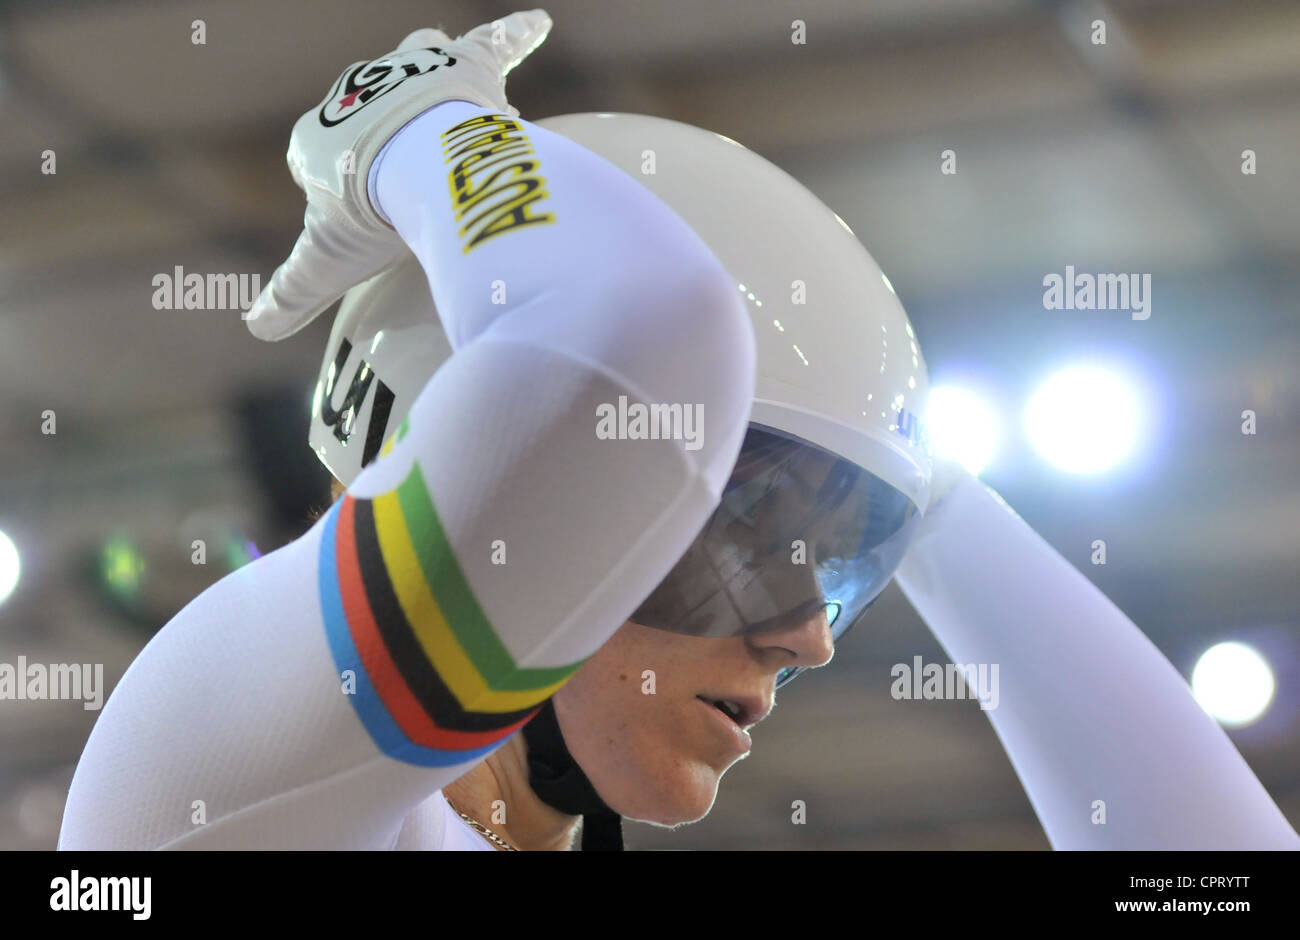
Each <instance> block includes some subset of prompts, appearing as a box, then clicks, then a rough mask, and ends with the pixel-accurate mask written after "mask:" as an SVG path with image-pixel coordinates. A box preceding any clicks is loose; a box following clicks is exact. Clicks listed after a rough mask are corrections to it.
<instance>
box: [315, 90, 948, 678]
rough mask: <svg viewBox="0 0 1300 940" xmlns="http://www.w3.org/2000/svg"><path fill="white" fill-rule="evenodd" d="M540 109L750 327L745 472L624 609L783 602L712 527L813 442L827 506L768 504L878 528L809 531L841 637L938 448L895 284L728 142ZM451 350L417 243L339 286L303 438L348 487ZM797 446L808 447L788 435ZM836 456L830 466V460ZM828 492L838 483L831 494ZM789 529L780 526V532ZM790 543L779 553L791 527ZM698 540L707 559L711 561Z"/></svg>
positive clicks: (718, 627)
mask: <svg viewBox="0 0 1300 940" xmlns="http://www.w3.org/2000/svg"><path fill="white" fill-rule="evenodd" d="M537 123H538V124H539V125H541V126H542V127H545V128H547V129H549V130H551V131H553V132H555V133H558V134H561V135H563V136H565V137H568V138H569V139H571V140H573V141H575V142H577V143H579V144H581V145H582V146H584V147H586V148H587V149H589V150H591V151H594V152H595V153H596V154H598V155H600V156H602V157H604V158H605V159H606V160H608V161H610V162H611V163H613V164H614V165H615V166H618V167H619V168H621V169H622V170H624V171H625V172H626V173H628V174H629V175H630V176H632V177H633V178H634V179H636V180H638V181H639V182H640V183H642V184H643V185H645V186H646V187H648V188H649V189H650V190H651V191H653V192H654V193H655V195H657V196H658V197H659V198H660V199H662V200H663V201H664V202H665V203H667V205H668V206H669V207H671V208H672V209H673V210H674V211H676V212H677V213H678V215H680V216H681V217H682V218H683V219H684V220H685V221H686V222H687V223H688V224H689V225H690V226H691V227H692V228H693V229H694V230H695V231H696V232H697V233H698V234H699V235H700V237H701V238H702V239H703V240H704V241H705V243H706V244H707V245H708V246H709V247H710V248H711V249H712V251H713V253H714V254H715V255H716V256H717V257H718V259H719V260H720V261H721V262H722V265H723V267H725V268H726V269H727V271H728V272H730V274H731V275H732V277H733V279H734V280H735V282H736V290H737V291H739V292H740V293H741V294H742V295H743V296H744V297H745V299H746V301H747V302H748V307H749V312H750V315H751V318H752V321H753V325H754V334H755V338H756V345H757V376H756V386H755V393H754V394H755V397H754V406H753V410H752V413H751V434H750V436H749V437H748V438H747V440H746V445H745V447H744V448H742V453H741V458H740V460H739V461H738V463H737V473H736V474H733V479H735V478H736V477H737V476H738V475H739V474H740V468H741V467H742V466H743V465H746V454H747V453H750V454H754V455H758V456H756V457H755V459H753V460H750V461H749V462H748V466H749V470H748V471H747V473H746V474H745V480H746V481H747V482H745V483H744V484H740V483H738V484H737V486H736V487H735V488H734V490H735V493H734V499H735V500H739V502H737V503H736V504H735V505H733V506H732V507H731V512H730V515H728V511H727V507H728V498H729V497H727V496H724V499H723V505H722V506H721V507H720V508H719V512H718V513H717V514H715V519H714V520H713V521H712V522H711V523H710V525H709V526H707V527H706V529H705V531H704V532H703V533H701V537H700V540H697V545H695V546H693V547H692V550H691V551H690V552H688V553H687V555H686V556H684V559H683V562H682V564H680V565H679V566H678V567H679V568H680V569H682V570H681V571H677V570H676V569H675V571H674V574H672V575H670V576H669V578H668V579H666V581H665V585H668V584H670V583H675V585H676V588H675V589H674V590H667V589H665V590H663V591H657V592H656V595H657V596H656V597H655V598H651V599H650V601H647V606H646V608H645V609H644V610H643V611H642V612H640V613H644V614H645V616H644V618H643V619H638V617H636V616H634V617H633V619H634V620H636V621H637V622H639V623H640V622H648V623H650V624H651V625H655V626H663V627H665V628H666V629H673V630H677V631H678V632H684V633H693V634H704V635H719V634H726V633H729V632H735V631H736V630H739V629H756V628H757V627H756V625H757V624H760V623H770V622H775V619H778V618H776V615H777V614H781V613H788V611H787V610H786V609H785V608H786V605H787V603H788V602H789V601H790V597H791V596H792V595H788V594H787V596H784V597H783V596H782V589H781V588H779V587H778V588H775V589H774V588H773V587H772V586H771V584H768V585H767V587H766V588H765V589H764V590H763V591H761V592H759V593H761V596H758V595H757V594H755V588H754V586H753V585H751V584H749V583H748V581H747V582H746V583H745V584H744V585H739V586H738V585H737V584H736V583H735V578H734V576H731V575H723V574H721V573H720V572H721V570H722V569H724V568H727V567H728V566H729V565H731V566H733V567H734V564H735V559H736V556H737V555H738V554H743V555H744V556H745V559H744V560H743V561H742V562H741V565H740V567H742V568H747V570H748V571H749V572H750V574H749V577H750V579H751V580H758V579H756V578H753V577H752V572H753V571H754V570H756V564H754V563H753V561H754V560H753V554H754V553H755V552H761V551H762V550H764V549H759V548H758V547H757V546H754V545H747V546H743V547H738V545H737V542H736V539H735V538H728V539H721V541H723V542H725V543H726V544H725V546H723V547H720V546H719V545H712V546H710V545H709V544H707V536H708V533H709V532H710V531H711V530H717V531H721V530H723V529H727V528H728V526H727V523H728V521H733V522H734V521H735V520H736V519H737V518H739V517H740V516H741V515H744V516H745V518H747V519H750V520H752V518H753V505H752V500H753V499H755V498H760V497H755V496H754V495H753V494H755V493H757V492H759V491H760V490H761V491H762V492H764V493H768V494H770V493H771V492H772V490H773V480H774V479H775V477H774V476H773V474H789V473H791V472H793V471H792V467H793V466H794V464H795V463H797V458H796V457H795V456H793V455H794V454H796V453H802V454H816V455H819V456H818V457H814V458H813V462H812V463H811V464H808V465H807V466H805V467H804V470H803V471H800V472H805V471H806V472H805V476H807V475H815V478H816V481H817V482H818V484H819V485H820V486H821V490H822V491H823V492H821V493H820V494H819V495H818V497H817V498H818V499H821V500H823V503H824V505H821V506H818V505H798V506H796V505H794V504H793V503H791V504H789V505H782V506H780V507H779V508H774V509H773V512H775V513H776V514H777V515H778V516H781V517H783V518H785V519H786V520H789V519H791V518H794V517H797V518H798V519H799V520H800V522H799V525H800V526H802V527H803V528H800V529H799V531H798V534H801V535H802V534H805V531H806V530H807V529H808V527H809V522H808V520H809V519H810V518H814V516H812V515H810V513H812V512H822V513H823V514H824V515H826V516H828V517H829V516H830V515H834V514H838V518H836V519H834V520H833V524H827V525H825V526H823V529H824V530H826V531H827V532H828V531H829V530H831V529H834V530H835V531H836V532H837V533H839V535H840V536H842V534H843V532H844V531H845V529H846V528H848V527H849V526H847V525H846V520H845V519H844V518H843V516H844V514H845V513H846V512H849V513H850V514H852V515H853V516H854V518H853V520H851V521H852V522H853V523H854V524H855V525H860V526H865V527H868V528H870V530H871V535H870V537H868V538H862V539H859V540H858V542H857V543H855V544H853V545H851V546H848V547H846V545H845V544H843V540H842V538H841V540H840V543H837V544H834V545H832V544H831V542H832V541H833V539H831V538H830V537H829V535H827V536H826V538H825V539H824V540H823V544H820V546H814V548H815V549H816V554H817V555H818V558H817V559H816V560H817V562H818V564H819V565H820V567H819V568H818V574H817V579H818V581H819V582H820V583H821V589H822V592H823V593H825V594H826V595H827V596H830V594H833V593H836V592H838V593H839V594H841V595H844V597H842V598H841V599H840V600H839V601H836V602H835V603H837V604H839V606H838V607H837V608H836V609H837V611H838V612H842V613H843V614H844V616H843V617H842V618H841V617H839V616H837V617H835V618H834V619H833V623H834V629H833V633H834V634H835V635H836V636H838V635H840V634H841V633H842V632H843V631H844V630H845V629H847V628H848V627H849V626H850V625H851V624H852V622H853V621H854V620H856V619H857V617H858V616H859V615H860V613H861V611H862V610H864V609H865V607H866V606H867V605H868V604H869V603H870V602H871V601H872V600H874V598H875V596H876V595H877V594H878V593H879V592H880V590H881V589H883V587H884V585H885V584H886V583H887V582H888V580H889V579H890V577H892V575H893V570H894V568H896V567H897V564H898V562H899V561H900V560H901V557H902V554H903V552H904V550H905V549H906V547H907V543H908V542H909V541H910V537H911V533H912V530H913V523H914V522H915V520H916V519H917V518H919V516H920V514H922V513H924V511H925V509H926V506H927V504H928V501H929V495H930V477H931V463H932V460H931V452H930V447H929V443H928V440H927V438H926V434H925V431H924V428H923V426H922V423H921V415H923V414H924V411H925V405H926V403H927V400H928V394H929V379H928V375H927V372H926V366H925V359H924V358H923V357H922V355H921V350H920V346H919V344H918V342H917V339H916V336H915V334H914V333H913V331H912V326H911V324H910V323H909V322H908V319H907V314H906V313H905V312H904V311H903V306H902V304H901V303H899V300H898V298H897V296H895V294H894V290H893V287H892V286H891V285H890V283H889V281H888V279H887V278H886V277H885V275H884V274H883V272H882V271H881V270H880V267H879V265H877V264H876V262H875V261H874V260H873V259H872V257H871V255H870V254H869V253H868V252H867V250H866V249H865V248H864V247H863V246H862V244H861V243H860V242H859V241H858V240H857V238H856V237H855V236H854V235H853V232H852V231H851V230H850V229H849V227H848V226H847V225H846V224H845V223H844V222H843V220H841V219H840V218H839V216H837V215H836V214H835V213H834V212H832V211H831V210H830V209H829V208H827V207H826V205H825V204H823V203H822V202H821V201H820V200H819V199H817V197H816V196H814V195H813V194H812V193H811V192H809V191H808V190H807V189H806V188H805V187H804V186H803V185H801V184H800V183H799V182H798V181H796V180H795V179H794V178H793V177H791V176H790V175H789V174H787V173H786V172H785V171H783V170H781V169H780V168H778V167H777V166H775V165H774V164H772V163H769V162H768V161H767V160H765V159H763V158H762V157H760V156H759V155H758V154H756V153H754V152H753V151H750V150H748V149H746V148H745V147H743V146H741V145H740V144H738V143H736V142H735V141H733V140H730V139H728V138H726V137H723V136H721V135H718V134H714V133H712V132H709V131H705V130H702V129H700V128H697V127H692V126H690V125H688V124H682V123H679V122H677V121H670V120H665V119H662V118H655V117H648V116H645V115H638V114H609V113H600V114H569V115H562V116H559V117H553V118H546V119H544V120H541V121H538V122H537ZM651 170H652V172H651ZM450 355H451V347H450V345H449V344H448V342H447V340H446V337H445V335H444V334H443V331H442V328H441V326H440V324H439V318H438V314H437V312H436V310H435V308H434V304H433V299H432V296H431V294H430V291H429V286H428V281H427V280H426V278H425V275H424V271H423V269H422V268H421V267H420V265H419V263H418V262H417V261H416V260H415V258H414V257H413V256H408V257H407V258H405V259H404V260H403V261H402V262H400V263H398V264H397V265H395V266H394V267H391V268H389V269H388V270H386V271H385V272H383V273H381V274H379V275H378V276H376V277H374V278H372V279H371V280H369V281H367V282H365V283H364V284H361V285H358V286H357V287H355V288H353V289H352V290H351V291H349V292H348V294H347V295H346V296H345V297H344V299H343V302H342V305H341V306H340V308H339V312H338V315H337V317H336V319H335V321H334V328H333V332H332V333H331V336H330V341H329V346H328V347H327V349H326V352H325V357H324V361H323V362H322V367H321V374H320V379H319V381H318V383H317V386H316V390H315V395H314V397H313V401H312V416H311V431H310V441H311V446H312V449H313V450H314V451H315V452H316V454H317V456H318V457H319V458H320V459H321V460H322V461H323V462H324V464H325V465H326V467H328V468H329V470H330V471H331V472H332V473H333V474H334V476H335V477H337V478H338V479H339V480H340V481H341V482H343V483H344V484H351V482H352V481H353V480H354V479H355V478H356V476H357V475H358V474H359V473H360V472H361V469H362V468H363V467H364V466H365V465H366V464H367V463H369V462H370V461H371V460H372V459H374V457H375V456H376V455H377V454H378V453H379V449H380V447H381V446H382V444H383V443H384V442H385V441H386V440H387V438H388V437H389V436H390V435H392V434H393V432H394V431H395V430H396V429H397V427H398V425H399V424H400V423H401V421H402V419H403V418H404V416H405V415H406V413H407V411H408V410H409V408H410V406H411V404H412V402H413V401H414V400H415V398H416V396H417V395H418V394H419V392H420V390H421V389H422V388H423V387H424V386H425V384H426V383H427V382H428V380H429V378H430V376H432V375H433V373H434V372H435V371H436V370H437V368H438V367H439V366H440V365H441V364H442V362H443V361H445V360H446V359H447V358H448V356H450ZM795 444H798V445H811V446H803V447H801V448H796V449H795V450H791V447H793V446H794V445H795ZM836 461H838V463H839V464H840V469H839V471H838V472H831V466H832V464H833V463H835V462H836ZM756 467H757V468H758V469H756ZM846 467H851V468H852V472H849V473H846V472H844V468H846ZM756 479H759V480H760V482H762V483H763V485H762V486H759V485H758V484H756V483H755V482H754V481H755V480H756ZM832 482H834V486H832ZM729 487H730V484H729ZM855 487H856V489H855ZM800 489H802V490H807V486H806V485H804V486H801V487H800ZM832 489H834V490H836V493H834V494H831V495H830V496H827V495H826V494H827V493H828V492H830V490H832ZM729 492H731V490H729ZM744 493H748V494H750V495H749V496H748V497H746V496H743V494H744ZM761 498H770V497H761ZM745 499H750V500H751V502H750V503H745V502H744V501H745ZM815 502H816V501H815V500H814V503H815ZM742 503H744V504H743V505H742ZM849 506H854V507H856V508H852V509H849V508H846V507H849ZM834 507H838V508H834ZM828 521H829V520H828ZM814 528H816V527H815V526H814ZM787 530H788V531H787ZM793 531H794V530H793V529H791V528H790V527H789V526H782V525H777V526H776V527H775V532H777V533H779V534H778V535H777V538H776V541H775V542H773V544H777V543H779V541H780V539H781V538H783V537H785V536H787V535H789V534H791V532H793ZM859 534H860V533H859ZM837 537H839V536H837ZM783 550H784V552H785V554H786V555H788V554H789V541H788V540H787V541H785V542H784V549H783ZM701 553H703V555H705V556H707V559H706V561H705V563H704V564H703V565H701V563H700V558H699V557H698V556H700V555H701ZM692 557H694V562H690V559H692ZM823 562H824V564H822V563H823ZM787 563H788V562H787ZM701 571H705V574H704V575H703V576H701ZM692 572H693V576H692V577H688V576H687V575H689V574H691V573H692ZM729 579H730V580H729ZM769 580H771V579H769ZM846 580H847V581H851V582H853V584H854V585H855V587H854V588H853V589H852V590H850V589H848V588H846V587H845V585H844V583H843V582H845V581H846ZM701 581H707V582H708V583H707V584H702V583H701ZM723 582H727V583H726V584H724V583H723ZM787 587H788V588H789V590H790V591H794V590H795V588H793V587H792V586H787ZM746 592H749V593H748V595H747V593H746ZM849 595H853V596H852V597H849ZM828 603H831V602H828ZM722 608H726V610H725V612H722ZM792 677H793V673H791V674H790V675H789V676H785V677H784V679H788V678H792Z"/></svg>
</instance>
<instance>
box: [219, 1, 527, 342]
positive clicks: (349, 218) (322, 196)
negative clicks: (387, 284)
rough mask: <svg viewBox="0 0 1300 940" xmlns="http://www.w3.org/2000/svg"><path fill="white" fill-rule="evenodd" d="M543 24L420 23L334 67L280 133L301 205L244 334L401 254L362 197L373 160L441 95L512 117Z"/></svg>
mask: <svg viewBox="0 0 1300 940" xmlns="http://www.w3.org/2000/svg"><path fill="white" fill-rule="evenodd" d="M550 29H551V18H550V17H549V16H548V15H547V14H546V11H544V10H530V11H527V12H523V13H512V14H510V15H509V16H507V17H504V18H503V19H500V20H496V21H494V22H492V23H485V24H483V25H482V26H478V27H476V28H474V29H472V30H470V31H469V32H468V33H466V34H465V35H464V36H461V37H460V38H459V39H455V40H452V39H451V38H450V37H448V36H447V34H446V33H444V32H442V31H440V30H436V29H420V30H416V31H415V32H413V33H411V34H410V35H409V36H407V37H406V38H405V39H404V40H402V43H401V45H399V46H398V47H397V49H396V50H394V51H393V52H390V53H388V54H387V55H385V56H383V57H382V58H379V59H375V60H373V61H370V62H356V63H353V64H352V65H350V66H348V68H346V69H344V71H343V74H341V75H340V76H339V77H338V80H337V81H335V83H334V85H333V87H332V88H331V89H330V91H329V94H327V95H326V96H325V99H324V100H323V101H322V102H321V103H320V104H319V105H318V106H317V107H315V108H312V109H311V110H310V111H308V112H307V113H306V114H304V115H303V116H302V117H301V118H299V119H298V123H297V124H295V125H294V128H293V135H292V136H291V137H290V138H289V153H288V162H289V170H290V172H292V174H293V178H294V181H295V182H296V183H297V184H298V185H299V186H300V187H301V188H302V190H303V192H305V193H306V194H307V211H306V213H305V214H304V216H303V232H302V234H301V235H299V236H298V242H297V244H295V245H294V247H293V251H292V252H291V253H290V254H289V257H288V259H287V260H286V261H285V262H284V263H283V264H282V265H280V267H279V268H277V269H276V271H275V274H273V275H272V276H271V281H270V283H269V284H268V285H267V286H266V288H265V289H264V290H263V291H262V293H261V295H260V296H259V297H258V298H257V300H256V301H254V302H253V305H252V307H250V308H249V310H248V313H247V314H245V317H244V318H245V320H247V321H248V328H249V329H250V330H251V331H252V332H253V335H254V336H257V337H258V338H260V339H265V340H279V339H284V338H285V337H286V336H290V335H292V334H293V333H296V332H297V331H298V330H300V329H302V328H303V327H304V326H306V325H307V324H308V323H310V322H311V321H312V320H313V319H314V318H315V317H316V316H318V315H319V314H320V313H322V312H323V311H324V310H325V309H326V308H327V307H329V305H330V304H332V303H333V302H334V301H336V300H337V299H338V298H339V297H341V296H343V294H344V293H346V292H347V290H348V289H349V288H351V287H353V286H354V285H356V284H359V283H361V282H362V281H364V280H366V279H367V278H369V277H372V276H373V275H375V274H376V273H378V272H379V271H381V270H383V269H384V268H385V267H387V266H388V265H389V264H391V263H392V262H394V261H395V260H396V259H397V258H398V257H399V256H400V254H401V253H402V252H404V251H406V250H407V249H406V246H405V245H404V244H403V242H402V240H401V238H400V237H399V236H398V235H397V233H396V232H395V231H393V229H392V227H391V226H390V225H388V224H387V223H386V222H385V221H384V220H383V219H382V218H380V216H379V215H378V214H377V213H376V212H375V210H374V208H373V207H372V206H371V204H370V199H369V196H368V195H367V193H366V182H367V180H368V178H369V175H370V165H371V164H372V163H373V162H374V160H375V157H376V156H377V155H378V154H379V152H380V151H381V150H382V149H383V147H384V144H386V143H387V142H388V140H389V139H390V138H391V137H392V136H393V135H394V134H396V133H397V132H398V131H399V130H400V129H401V128H402V127H403V126H404V125H405V124H407V123H408V122H410V121H411V120H413V119H414V118H416V117H418V116H419V115H420V114H422V113H423V112H425V111H427V110H429V109H430V108H432V107H434V106H435V105H438V104H441V103H442V102H444V101H468V102H471V103H473V104H477V105H479V106H481V107H485V108H491V109H493V110H498V111H502V112H505V113H508V114H510V115H511V116H515V117H517V116H518V114H519V112H518V111H516V110H515V109H514V108H511V107H510V105H509V104H508V103H507V102H506V94H505V78H506V75H507V74H508V73H509V72H510V70H511V69H513V68H514V67H515V66H516V65H518V64H519V63H520V62H521V61H523V59H524V58H525V57H526V56H527V55H528V54H529V53H530V52H532V51H533V50H534V49H536V48H537V47H538V46H539V45H541V43H542V41H543V40H544V39H545V38H546V34H547V33H548V32H550Z"/></svg>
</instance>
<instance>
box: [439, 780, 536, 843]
mask: <svg viewBox="0 0 1300 940" xmlns="http://www.w3.org/2000/svg"><path fill="white" fill-rule="evenodd" d="M443 799H444V800H446V799H447V795H446V794H445V793H444V794H443ZM447 805H448V806H450V807H451V809H452V812H454V813H455V814H456V815H457V816H459V817H460V818H461V819H463V820H465V822H466V823H468V824H469V827H470V828H471V829H473V830H474V831H475V832H477V833H478V834H479V835H481V836H482V837H483V838H485V839H487V840H488V841H489V842H491V843H492V844H493V845H495V846H496V847H497V851H499V852H518V851H519V849H518V848H516V847H515V846H513V845H511V844H510V843H509V842H507V841H506V840H505V839H503V838H501V837H500V836H499V835H497V834H496V833H495V832H493V831H492V830H491V829H489V828H488V827H487V826H485V825H483V824H482V823H481V822H479V821H478V820H477V819H475V818H474V817H473V816H466V815H465V814H464V813H462V812H461V811H460V810H458V809H456V806H455V804H453V803H452V802H451V800H447Z"/></svg>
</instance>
